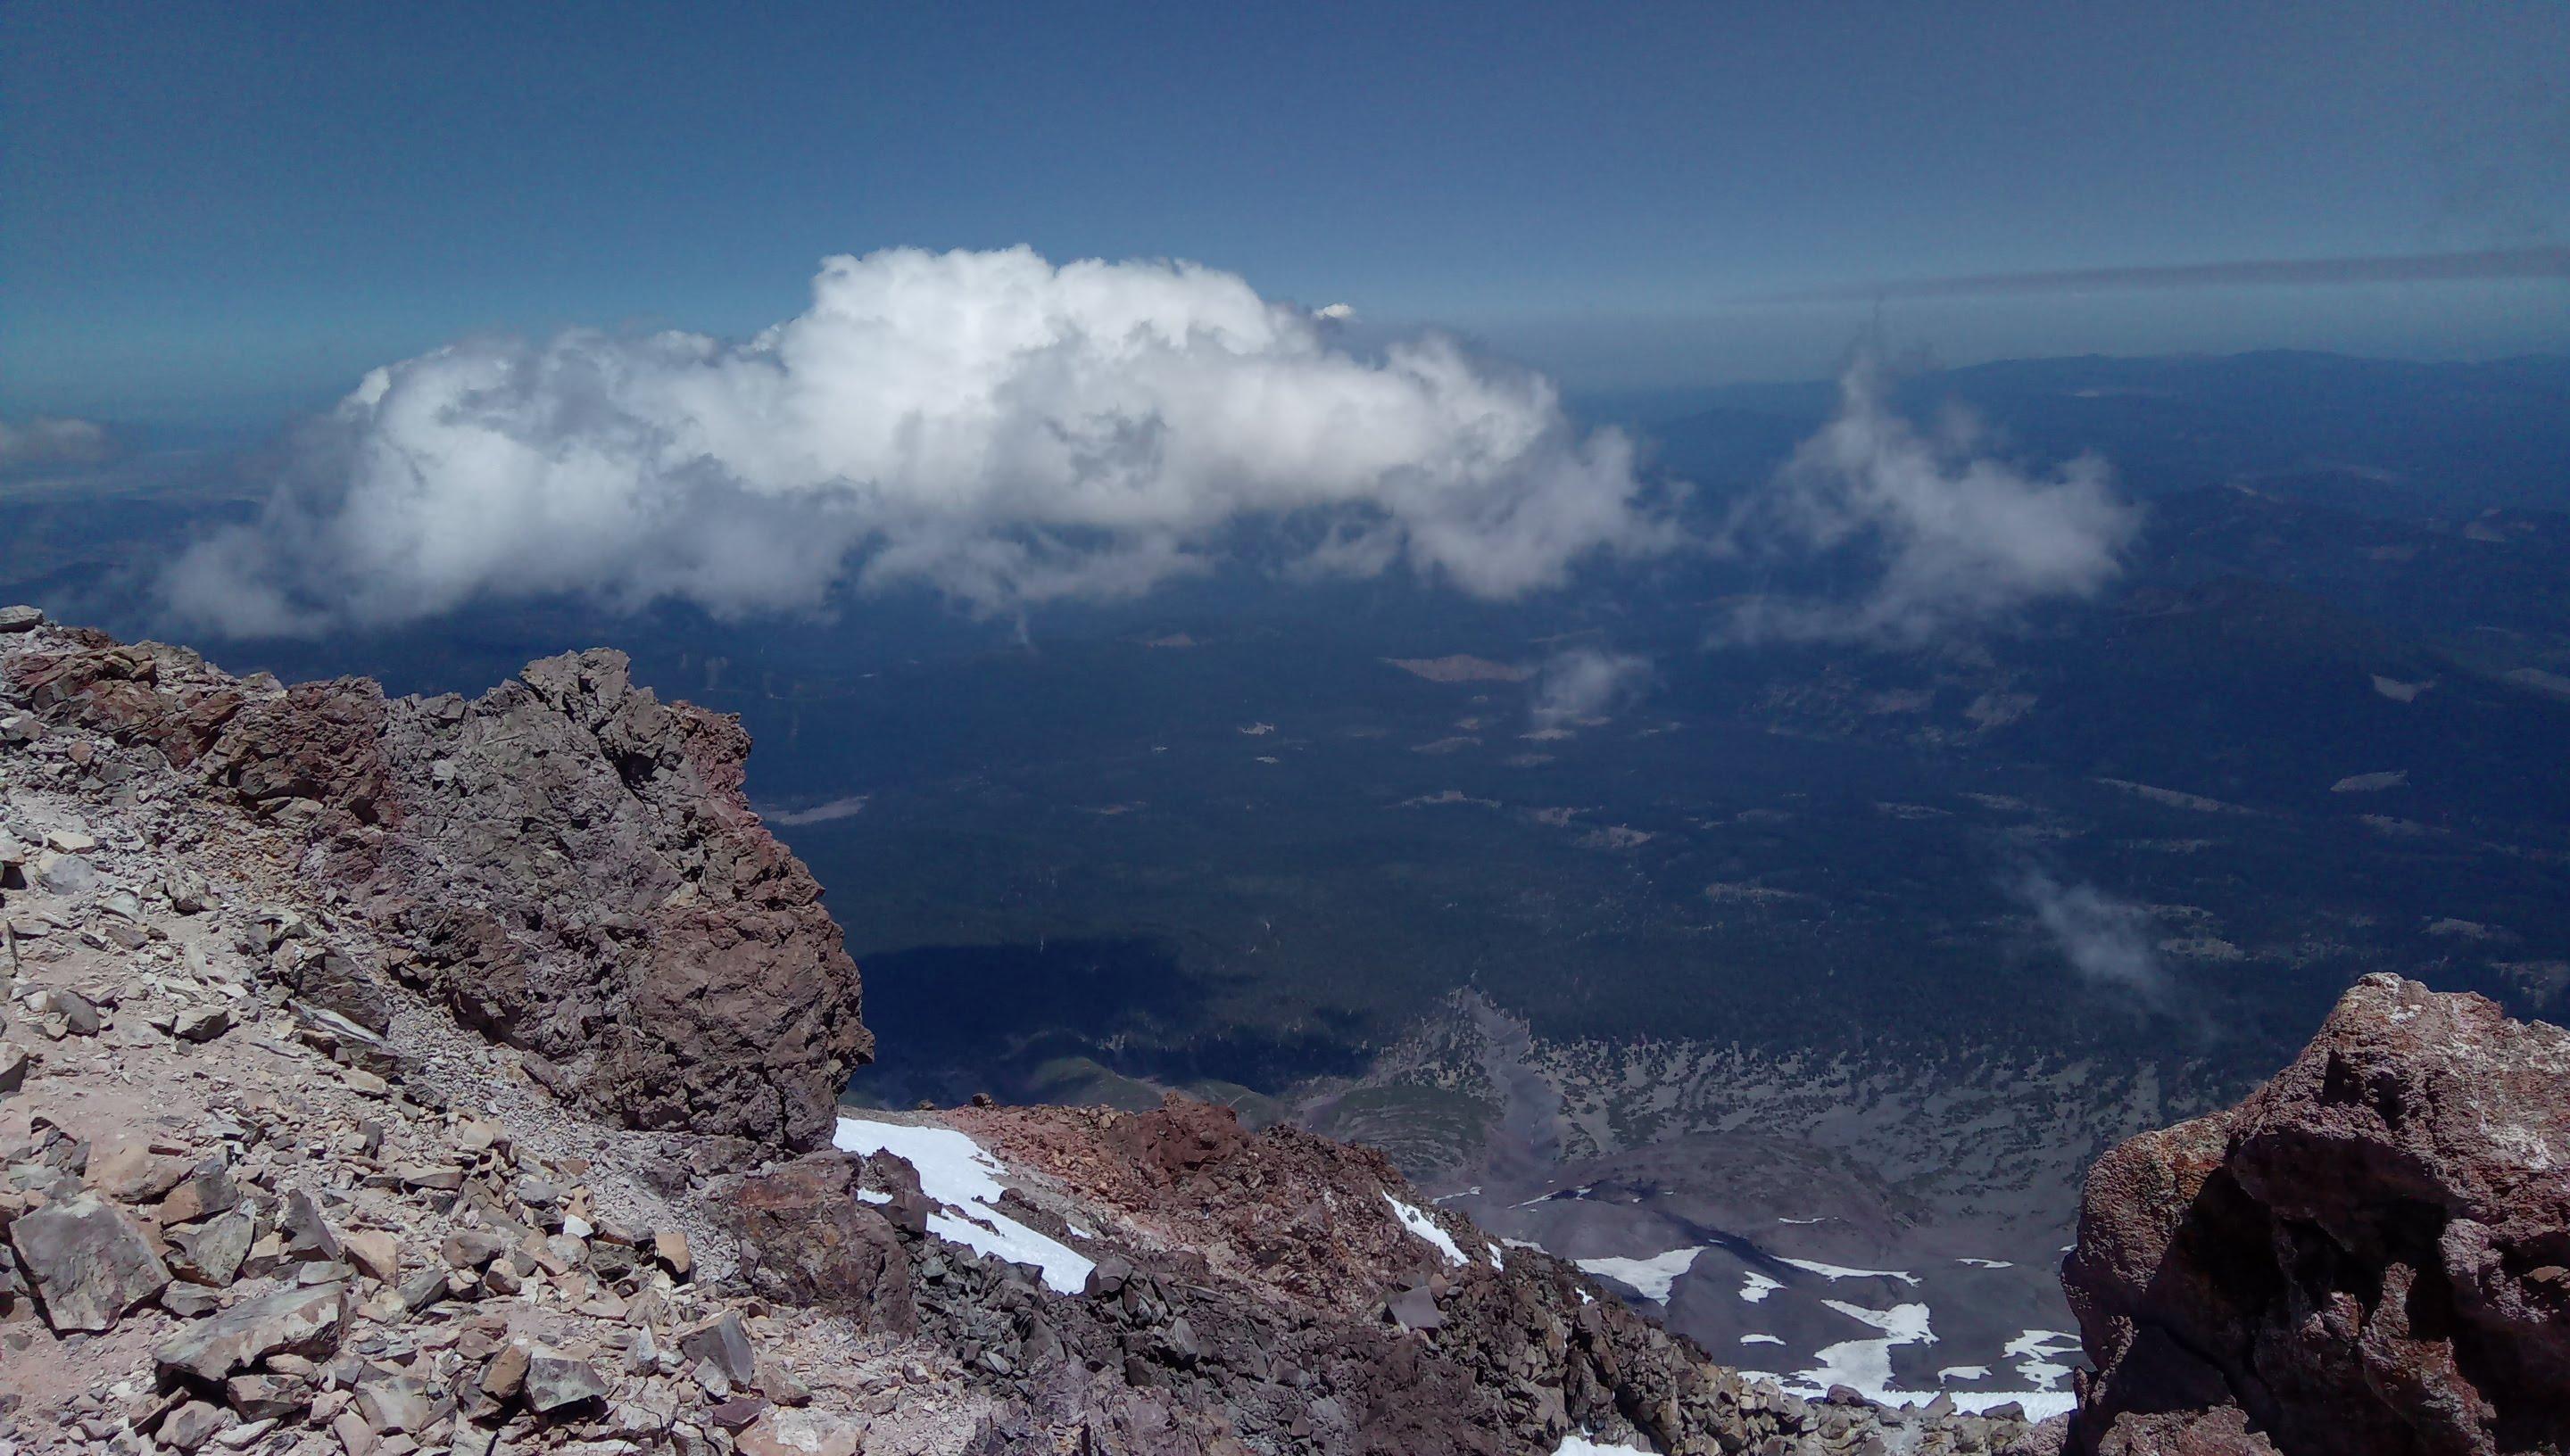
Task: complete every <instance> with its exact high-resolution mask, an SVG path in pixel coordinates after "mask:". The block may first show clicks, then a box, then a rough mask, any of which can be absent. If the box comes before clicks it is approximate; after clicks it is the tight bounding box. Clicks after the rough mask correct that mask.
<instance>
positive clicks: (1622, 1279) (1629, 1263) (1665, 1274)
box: [1574, 1246, 1704, 1304]
mask: <svg viewBox="0 0 2570 1456" xmlns="http://www.w3.org/2000/svg"><path fill="white" fill-rule="evenodd" d="M1702 1253H1704V1249H1703V1248H1702V1246H1698V1247H1697V1248H1694V1249H1672V1250H1670V1251H1669V1252H1668V1253H1666V1254H1654V1255H1652V1256H1651V1257H1650V1258H1648V1259H1616V1258H1607V1259H1582V1260H1577V1261H1574V1262H1575V1263H1576V1264H1577V1265H1578V1266H1579V1268H1580V1269H1581V1270H1582V1271H1584V1272H1586V1273H1588V1274H1595V1275H1597V1276H1598V1277H1600V1278H1608V1279H1613V1280H1614V1281H1615V1282H1617V1283H1619V1284H1622V1285H1624V1286H1626V1287H1627V1288H1630V1289H1631V1290H1632V1291H1633V1292H1634V1293H1636V1294H1639V1295H1641V1296H1642V1297H1643V1298H1645V1299H1648V1300H1650V1301H1651V1302H1652V1303H1654V1304H1665V1303H1667V1302H1668V1301H1669V1290H1670V1288H1671V1287H1673V1286H1674V1285H1675V1284H1676V1283H1677V1281H1678V1275H1680V1274H1685V1273H1686V1272H1687V1271H1688V1270H1689V1269H1692V1268H1694V1266H1695V1261H1696V1256H1697V1255H1700V1254H1702Z"/></svg>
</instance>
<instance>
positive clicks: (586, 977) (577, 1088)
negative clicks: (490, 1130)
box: [0, 631, 874, 1149]
mask: <svg viewBox="0 0 2570 1456" xmlns="http://www.w3.org/2000/svg"><path fill="white" fill-rule="evenodd" d="M5 678H6V680H5V681H0V697H5V698H6V699H7V700H11V701H15V702H21V703H24V704H26V705H27V706H29V707H32V708H34V709H36V710H37V711H38V712H40V713H42V714H44V715H45V716H46V717H47V718H49V719H51V720H54V721H59V722H68V723H77V724H79V725H81V726H84V727H87V728H90V729H93V730H97V731H101V732H105V733H108V734H110V735H112V736H114V737H115V738H116V739H118V740H119V741H120V742H124V743H127V744H135V745H149V746H151V747H153V748H157V749H158V750H159V751H160V752H161V754H162V756H163V757H165V758H166V759H167V760H168V761H169V762H170V764H171V765H172V766H173V767H175V768H179V769H182V770H186V771H188V772H190V773H192V774H194V775H195V776H196V778H197V779H198V780H199V781H200V782H201V783H202V785H203V786H204V788H205V789H206V791H207V793H208V796H209V799H210V801H211V802H214V803H228V804H229V805H231V806H234V807H236V808H237V809H239V810H245V811H246V812H248V813H249V814H250V815H252V816H253V817H254V818H256V819H257V820H262V821H268V822H271V823H275V824H280V825H284V826H287V827H289V828H291V829H293V830H294V831H295V832H296V833H298V834H300V835H301V836H302V837H303V839H304V842H305V843H306V844H307V845H308V846H309V847H310V848H311V849H312V850H313V851H316V852H317V853H312V854H308V855H306V854H298V855H296V856H294V857H293V858H292V860H291V861H290V863H289V865H288V866H285V867H280V868H283V869H285V871H286V873H288V874H290V875H292V876H294V877H295V878H297V879H299V880H302V881H304V882H306V884H305V885H304V887H303V888H304V889H306V890H308V891H310V892H312V895H311V899H312V900H313V901H314V902H315V903H325V904H336V903H345V904H347V905H348V906H349V907H350V909H351V910H352V911H354V912H357V913H361V914H363V915H365V916H366V917H367V918H368V919H369V920H370V922H371V926H372V928H373V929H374V930H375V932H376V933H377V934H378V935H380V936H381V937H382V938H383V939H385V940H387V941H389V942H390V944H391V945H392V946H393V947H395V948H396V953H395V954H393V955H391V956H387V957H385V958H386V960H387V961H389V962H392V963H390V964H388V965H386V966H384V967H382V968H381V969H383V970H391V971H394V972H396V973H398V974H400V975H402V976H403V977H404V978H406V979H408V980H410V981H411V982H412V983H413V984H416V985H420V986H422V987H424V988H426V989H428V990H430V991H431V992H432V993H434V994H436V995H437V996H438V997H439V998H440V999H442V1000H443V1001H444V1002H445V1003H446V1004H447V1005H448V1006H449V1007H451V1008H452V1009H453V1010H454V1011H455V1013H456V1014H457V1016H458V1017H459V1018H461V1019H462V1020H464V1021H465V1022H467V1023H468V1024H470V1025H474V1026H476V1027H479V1028H481V1029H483V1030H485V1031H487V1032H489V1033H490V1034H492V1035H494V1036H496V1037H499V1038H501V1039H503V1040H506V1041H509V1042H512V1043H515V1044H517V1045H519V1046H522V1047H526V1048H528V1049H530V1050H532V1051H535V1052H538V1053H541V1054H542V1055H543V1056H544V1057H545V1058H546V1059H547V1062H548V1064H549V1065H551V1066H556V1067H559V1068H561V1069H563V1072H564V1075H563V1076H562V1078H561V1079H560V1082H561V1086H562V1087H563V1088H564V1089H565V1091H566V1092H567V1094H568V1095H570V1096H571V1097H573V1098H574V1099H575V1100H577V1101H580V1102H583V1103H586V1104H588V1105H589V1106H590V1107H591V1108H592V1109H593V1110H595V1111H598V1112H602V1113H605V1114H607V1115H609V1116H612V1117H614V1118H616V1119H618V1120H620V1121H622V1122H625V1123H627V1124H629V1125H632V1126H637V1127H645V1128H664V1129H672V1130H682V1131H688V1132H696V1133H706V1134H716V1135H722V1136H730V1137H741V1138H749V1139H753V1140H756V1141H759V1142H764V1143H769V1144H777V1145H783V1146H787V1147H792V1148H797V1149H802V1148H811V1147H817V1146H819V1145H821V1144H822V1143H824V1142H826V1141H827V1140H828V1137H829V1132H830V1128H831V1126H832V1119H833V1117H834V1116H835V1108H836V1106H837V1098H838V1092H839V1089H840V1087H841V1086H843V1085H844V1084H845V1083H846V1080H847V1077H848V1074H849V1073H850V1072H852V1071H853V1070H855V1068H856V1067H857V1066H859V1065H860V1064H862V1063H864V1062H865V1061H866V1060H868V1059H869V1058H870V1057H871V1056H872V1054H873V1048H874V1041H873V1037H872V1036H871V1035H870V1034H869V1033H868V1032H867V1031H866V1028H865V1025H864V1023H863V1021H862V1020H861V1019H860V1016H859V1008H860V1003H859V988H858V980H857V968H856V965H855V964H854V963H853V962H852V961H850V960H849V958H848V955H847V951H846V949H845V947H844V945H843V944H842V940H841V935H840V932H839V928H838V926H837V925H836V924H834V923H832V921H831V919H830V917H829V914H828V912H827V911H825V910H823V909H822V908H821V904H820V901H821V889H820V886H819V885H818V884H817V883H815V882H814V881H813V879H812V876H811V874H810V872H808V871H807V870H805V869H804V867H803V864H802V862H801V861H799V860H797V859H795V858H794V856H793V855H792V854H791V853H789V852H788V851H787V850H786V849H785V847H784V846H782V845H780V844H778V843H777V842H776V840H775V839H774V837H772V836H771V835H769V834H768V833H767V831H766V830H765V829H764V828H763V827H762V826H761V825H760V824H759V822H758V819H757V816H756V815H754V814H752V813H751V812H750V808H749V803H748V800H747V799H745V798H744V797H743V796H742V794H741V780H742V774H743V771H744V767H745V764H746V761H747V758H748V754H749V735H748V734H747V733H746V732H744V731H742V729H741V726H740V724H739V722H738V720H737V719H734V718H732V717H729V716H727V715H723V714H716V713H709V712H706V711H704V710H702V709H700V708H695V707H691V706H688V705H686V704H683V703H662V702H661V701H660V700H659V699H658V698H657V697H655V696H654V695H653V694H652V693H651V692H650V691H648V690H647V689H643V688H638V687H636V686H634V684H633V681H632V678H631V675H630V673H629V671H628V665H627V660H626V658H625V657H624V655H623V654H621V653H616V652H584V653H577V654H572V655H567V656H562V657H553V658H548V659H546V660H544V661H541V662H536V663H533V664H530V665H529V666H528V668H527V669H526V671H525V672H524V673H522V674H521V675H520V677H519V678H518V680H516V681H513V682H510V683H506V684H503V685H502V686H500V687H499V688H497V689H495V690H493V691H492V692H490V693H488V694H486V695H485V696H483V697H482V698H480V699H478V700H474V701H470V702H468V701H466V700H464V699H462V698H460V697H455V696H451V695H450V696H445V697H438V698H429V699H419V698H397V699H387V698H386V697H385V696H384V694H383V691H382V689H381V688H379V687H378V686H376V685H375V684H374V683H372V682H369V681H366V680H364V679H353V678H352V679H343V680H340V681H336V682H323V683H304V684H300V685H297V686H294V687H279V686H277V685H276V684H275V683H274V682H273V680H270V679H265V678H255V677H254V678H249V679H242V680H235V679H233V678H232V677H230V676H228V675H227V674H225V673H223V672H221V671H220V670H219V669H216V668H214V667H213V666H211V665H209V664H208V663H207V662H206V661H205V660H204V659H203V658H202V657H199V656H198V655H197V654H196V653H193V652H190V651H187V650H185V649H182V648H176V647H168V646H163V645H161V644H159V643H149V642H147V643H141V644H137V645H133V646H125V645H120V644H118V643H116V642H115V641H113V640H112V639H110V638H107V637H105V636H103V635H101V634H98V633H94V632H78V631H58V632H53V633H50V634H47V635H46V636H45V639H44V641H43V642H42V643H41V644H39V645H38V646H36V647H34V648H32V649H29V650H22V651H19V652H16V653H14V654H13V655H12V656H11V657H10V658H9V661H8V666H7V670H6V674H5ZM254 948H256V949H258V950H261V951H266V952H272V951H274V950H276V948H277V947H276V946H275V945H273V944H270V945H267V946H261V947H254ZM288 960H289V963H287V964H285V965H283V966H281V967H280V970H281V972H282V974H283V975H284V977H285V979H286V980H287V981H288V983H289V984H292V985H294V986H295V987H296V988H297V990H298V993H300V994H302V995H303V996H305V997H306V998H307V999H309V1000H312V1001H314V1002H316V1003H318V1004H322V1005H325V1006H327V1007H329V1008H330V1009H334V1010H338V1011H340V1012H341V1013H342V1014H346V1015H349V1016H351V1018H352V1019H355V1020H357V1021H358V1022H359V1023H360V1024H361V1025H365V1026H367V1027H369V1029H373V1030H377V1031H380V1030H381V1029H382V1025H381V1022H382V1019H383V1017H382V1014H378V1013H380V1012H382V1010H383V1007H384V1005H385V1004H387V1003H386V1000H385V995H384V989H383V985H382V981H381V979H380V973H381V972H380V970H379V968H378V966H377V965H376V964H374V963H373V960H372V958H371V957H364V958H360V957H354V956H352V955H350V954H348V953H346V952H345V951H343V950H342V949H341V948H339V947H334V946H328V945H320V944H314V945H311V946H308V947H295V948H294V949H293V950H292V951H291V952H290V953H289V955H288Z"/></svg>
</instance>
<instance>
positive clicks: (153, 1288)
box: [9, 1193, 170, 1333]
mask: <svg viewBox="0 0 2570 1456" xmlns="http://www.w3.org/2000/svg"><path fill="white" fill-rule="evenodd" d="M9 1246H10V1248H11V1250H12V1251H13V1252H14V1253H15V1254H16V1255H17V1257H18V1268H19V1269H20V1270H22V1271H24V1272H25V1274H26V1276H27V1280H28V1282H29V1283H30V1284H32V1285H33V1286H34V1288H35V1291H36V1301H37V1303H38V1304H40V1305H42V1306H43V1308H44V1312H45V1322H46V1323H47V1324H50V1325H52V1326H53V1327H54V1329H55V1330H57V1331H58V1332H62V1333H70V1332H71V1331H73V1330H86V1331H93V1332H94V1331H97V1330H102V1329H113V1328H114V1327H115V1326H116V1321H117V1320H119V1319H120V1318H123V1317H124V1315H125V1311H126V1310H128V1309H131V1308H133V1307H134V1306H135V1305H137V1304H140V1303H142V1302H143V1301H144V1300H146V1299H149V1298H151V1297H152V1296H153V1295H155V1294H157V1293H159V1292H161V1290H162V1289H163V1287H165V1286H166V1285H168V1283H169V1282H170V1269H169V1266H167V1265H165V1264H163V1263H162V1262H161V1256H160V1254H159V1253H158V1252H157V1251H156V1250H154V1248H153V1247H152V1238H151V1236H150V1235H149V1234H146V1233H145V1232H144V1230H143V1226H142V1225H140V1224H138V1223H136V1222H135V1221H134V1220H133V1219H132V1218H130V1217H128V1216H127V1215H126V1213H125V1211H124V1210H122V1209H120V1208H118V1207H116V1205H114V1204H111V1203H108V1202H107V1201H106V1200H104V1199H101V1198H99V1197H98V1196H97V1195H96V1194H88V1193H84V1194H81V1195H80V1196H79V1197H77V1198H73V1199H71V1200H69V1201H67V1202H64V1203H58V1204H47V1205H46V1206H45V1207H43V1208H41V1209H38V1210H36V1211H35V1212H33V1213H30V1214H22V1215H20V1216H19V1217H18V1219H17V1221H16V1222H14V1223H12V1224H11V1225H10V1226H9Z"/></svg>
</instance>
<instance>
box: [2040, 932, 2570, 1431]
mask: <svg viewBox="0 0 2570 1456" xmlns="http://www.w3.org/2000/svg"><path fill="white" fill-rule="evenodd" d="M2063 1282H2064V1284H2065V1286H2066V1288H2067V1290H2068V1292H2069V1295H2070V1301H2071V1307H2072V1308H2073V1309H2074V1310H2075V1311H2076V1312H2077V1314H2078V1316H2079V1323H2080V1329H2081V1332H2082V1334H2083V1336H2084V1339H2085V1342H2086V1345H2087V1349H2088V1353H2089V1356H2090V1358H2091V1359H2092V1360H2093V1361H2094V1362H2095V1364H2096V1366H2097V1369H2096V1371H2095V1373H2094V1374H2093V1375H2088V1376H2083V1380H2082V1387H2081V1405H2080V1409H2079V1413H2078V1417H2077V1426H2076V1430H2075V1432H2074V1439H2075V1440H2076V1442H2078V1444H2079V1449H2082V1450H2088V1451H2100V1452H2108V1453H2117V1456H2126V1453H2129V1456H2141V1453H2146V1452H2153V1453H2171V1456H2177V1453H2208V1456H2209V1453H2235V1452H2236V1453H2253V1452H2277V1453H2282V1456H2305V1453H2314V1456H2318V1453H2331V1456H2448V1453H2450V1456H2487V1453H2502V1452H2535V1451H2542V1452H2558V1451H2561V1450H2564V1449H2570V1032H2564V1031H2563V1030H2561V1029H2560V1028H2558V1027H2554V1026H2550V1025H2546V1024H2544V1023H2541V1022H2534V1023H2525V1022H2517V1021H2511V1020H2509V1019H2508V1018H2507V1017H2506V1016H2505V1015H2504V1014H2503V1013H2502V1012H2501V1011H2500V1010H2499V1008H2498V1007H2497V1006H2496V1005H2495V1004H2493V1003H2492V1002H2490V1001H2488V1000H2485V999H2483V998H2481V997H2479V996H2476V995H2469V994H2458V995H2448V994H2438V993H2436V992H2432V991H2430V990H2428V989H2427V988H2426V987H2424V986H2422V985H2419V984H2417V983H2416V982H2414V981H2407V980H2402V979H2400V978H2399V977H2397V976H2391V975H2374V976H2368V977H2366V978H2365V979H2364V980H2362V981H2359V982H2358V983H2357V984H2356V986H2354V987H2353V988H2352V989H2350V990H2349V991H2348V992H2347V994H2346V996H2345V997H2344V998H2343V999H2342V1000H2341V1001H2340V1002H2339V1004H2338V1007H2337V1009H2336V1010H2335V1011H2334V1012H2333V1013H2332V1014H2331V1016H2330V1018H2329V1020H2328V1022H2327V1023H2326V1024H2325V1025H2324V1026H2323V1027H2322V1028H2321V1032H2320V1035H2319V1036H2318V1037H2317V1038H2315V1039H2314V1040H2313V1042H2312V1043H2311V1045H2310V1046H2309V1047H2308V1048H2306V1049H2305V1050H2304V1052H2303V1053H2302V1055H2301V1056H2300V1057H2299V1058H2297V1059H2296V1060H2295V1062H2294V1063H2293V1065H2291V1066H2290V1067H2288V1068H2286V1069H2285V1071H2284V1072H2282V1073H2281V1074H2279V1075H2278V1076H2277V1077H2276V1078H2275V1079H2274V1080H2273V1081H2271V1082H2269V1083H2268V1084H2267V1085H2266V1086H2265V1087H2263V1088H2261V1089H2260V1090H2259V1091H2258V1092H2256V1093H2255V1094H2253V1095H2252V1096H2251V1097H2250V1098H2249V1099H2248V1100H2247V1101H2246V1102H2244V1103H2242V1104H2241V1105H2240V1106H2238V1107H2236V1108H2233V1109H2231V1110H2229V1111H2227V1112H2222V1113H2217V1114H2214V1115H2212V1116H2209V1117H2203V1118H2198V1119H2196V1120H2194V1121H2192V1122H2187V1123H2182V1124H2180V1125H2178V1126H2176V1127H2173V1128H2169V1129H2167V1130H2165V1131H2163V1132H2157V1133H2152V1134H2148V1135H2145V1136H2143V1137H2140V1138H2136V1139H2134V1140H2133V1141H2131V1142H2129V1143H2126V1144H2125V1145H2123V1146H2122V1147H2120V1148H2117V1149H2115V1150H2114V1151H2113V1152H2111V1153H2109V1154H2107V1155H2106V1157H2104V1158H2103V1159H2101V1160H2100V1161H2099V1162H2098V1164H2097V1165H2096V1167H2095V1168H2094V1170H2092V1171H2091V1173H2090V1174H2089V1177H2088V1182H2087V1185H2086V1190H2085V1195H2084V1198H2083V1201H2082V1205H2081V1210H2080V1219H2079V1240H2078V1245H2077V1247H2076V1252H2075V1253H2074V1254H2073V1255H2072V1256H2071V1258H2070V1260H2069V1261H2068V1263H2067V1264H2066V1266H2065V1268H2064V1271H2063Z"/></svg>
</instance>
